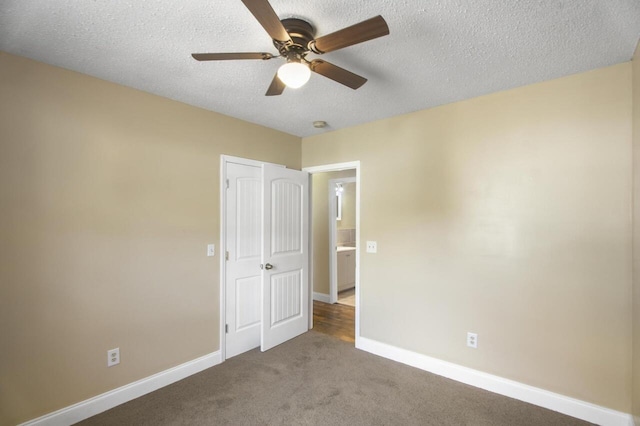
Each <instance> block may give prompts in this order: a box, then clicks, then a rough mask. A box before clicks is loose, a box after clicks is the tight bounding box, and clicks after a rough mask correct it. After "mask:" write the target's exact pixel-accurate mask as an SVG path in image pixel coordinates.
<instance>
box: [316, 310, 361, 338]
mask: <svg viewBox="0 0 640 426" xmlns="http://www.w3.org/2000/svg"><path fill="white" fill-rule="evenodd" d="M355 317H356V308H354V307H353V306H347V305H340V304H337V303H334V304H331V303H324V302H318V301H317V300H314V301H313V329H314V330H315V331H318V332H320V333H324V334H329V335H331V336H335V337H338V338H339V339H340V340H344V341H345V342H351V343H355V341H356V339H355V330H356V322H355Z"/></svg>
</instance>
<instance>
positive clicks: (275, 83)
mask: <svg viewBox="0 0 640 426" xmlns="http://www.w3.org/2000/svg"><path fill="white" fill-rule="evenodd" d="M242 3H244V5H245V6H246V7H247V8H248V9H249V11H250V12H251V13H252V14H253V16H255V18H256V19H257V20H258V22H259V23H260V25H262V26H263V27H264V29H265V30H266V31H267V33H268V34H269V36H270V37H271V38H272V39H273V45H274V46H275V47H276V49H278V52H279V53H280V54H279V55H272V54H271V53H267V52H244V53H242V52H241V53H193V54H192V55H191V56H193V58H194V59H196V60H198V61H225V60H231V59H262V60H268V59H273V58H285V59H286V61H287V63H286V64H284V65H282V66H281V67H280V68H279V69H278V72H277V73H276V75H275V76H274V77H273V80H272V81H271V85H270V86H269V89H268V90H267V93H266V96H275V95H281V94H282V92H283V91H284V89H285V87H291V88H298V87H301V86H303V85H304V84H305V83H306V82H307V81H308V80H309V78H310V76H311V71H313V72H315V73H317V74H320V75H323V76H325V77H327V78H330V79H331V80H334V81H336V82H338V83H340V84H343V85H345V86H347V87H350V88H352V89H354V90H355V89H357V88H359V87H360V86H362V85H363V84H364V83H366V82H367V79H366V78H364V77H361V76H359V75H357V74H354V73H352V72H351V71H347V70H345V69H344V68H340V67H339V66H337V65H333V64H331V63H329V62H326V61H323V60H321V59H313V60H311V61H308V60H307V59H306V56H307V55H308V54H309V53H311V52H313V53H315V54H318V55H322V54H323V53H327V52H332V51H334V50H338V49H342V48H344V47H348V46H353V45H354V44H358V43H362V42H365V41H368V40H372V39H374V38H378V37H382V36H385V35H387V34H389V27H388V26H387V23H386V22H385V20H384V19H383V18H382V16H379V15H378V16H376V17H374V18H371V19H367V20H366V21H362V22H360V23H358V24H355V25H352V26H350V27H347V28H343V29H341V30H339V31H336V32H334V33H331V34H327V35H325V36H322V37H319V38H314V37H315V30H314V28H313V26H311V24H309V23H308V22H306V21H304V20H302V19H298V18H287V19H283V20H280V18H278V15H276V13H275V11H274V10H273V8H272V7H271V5H270V4H269V1H268V0H242Z"/></svg>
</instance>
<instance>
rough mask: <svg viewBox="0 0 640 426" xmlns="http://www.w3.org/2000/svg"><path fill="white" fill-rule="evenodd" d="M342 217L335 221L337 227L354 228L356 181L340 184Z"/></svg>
mask: <svg viewBox="0 0 640 426" xmlns="http://www.w3.org/2000/svg"><path fill="white" fill-rule="evenodd" d="M342 188H343V191H342V219H341V220H338V221H336V223H337V227H338V229H356V183H355V182H345V183H344V184H343V185H342Z"/></svg>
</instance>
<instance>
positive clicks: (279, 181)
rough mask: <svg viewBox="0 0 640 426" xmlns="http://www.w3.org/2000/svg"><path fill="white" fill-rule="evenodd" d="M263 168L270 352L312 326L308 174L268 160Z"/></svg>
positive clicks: (265, 334)
mask: <svg viewBox="0 0 640 426" xmlns="http://www.w3.org/2000/svg"><path fill="white" fill-rule="evenodd" d="M262 172H263V174H262V176H263V200H264V214H263V225H264V241H263V250H264V252H263V262H262V263H263V264H264V265H265V269H263V282H262V285H263V288H262V307H263V308H262V338H261V349H262V350H263V351H265V350H268V349H270V348H272V347H274V346H277V345H279V344H280V343H283V342H285V341H287V340H289V339H291V338H293V337H295V336H298V335H299V334H302V333H304V332H306V331H307V330H308V327H309V285H308V265H309V253H308V250H309V244H308V242H309V240H308V238H309V232H308V225H309V223H308V217H309V215H308V213H309V200H308V194H309V191H308V189H309V174H308V173H306V172H300V171H297V170H290V169H282V168H277V167H273V166H270V165H268V164H265V165H263V167H262ZM266 266H270V268H267V267H266Z"/></svg>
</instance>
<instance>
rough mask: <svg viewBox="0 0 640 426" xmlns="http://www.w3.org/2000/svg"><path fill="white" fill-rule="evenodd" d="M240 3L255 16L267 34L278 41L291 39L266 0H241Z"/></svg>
mask: <svg viewBox="0 0 640 426" xmlns="http://www.w3.org/2000/svg"><path fill="white" fill-rule="evenodd" d="M242 3H244V5H245V6H246V7H247V9H249V12H251V13H252V14H253V16H255V18H256V19H257V20H258V22H260V25H262V27H263V28H264V29H265V30H266V31H267V33H268V34H269V36H270V37H271V38H272V39H274V40H277V41H280V42H287V41H289V42H290V41H291V37H289V33H288V32H287V30H285V29H284V26H283V25H282V22H280V18H278V15H276V12H275V11H274V10H273V8H272V7H271V5H270V4H269V2H268V1H267V0H242Z"/></svg>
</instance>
